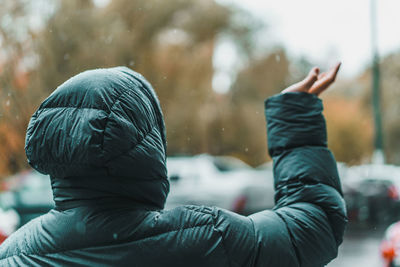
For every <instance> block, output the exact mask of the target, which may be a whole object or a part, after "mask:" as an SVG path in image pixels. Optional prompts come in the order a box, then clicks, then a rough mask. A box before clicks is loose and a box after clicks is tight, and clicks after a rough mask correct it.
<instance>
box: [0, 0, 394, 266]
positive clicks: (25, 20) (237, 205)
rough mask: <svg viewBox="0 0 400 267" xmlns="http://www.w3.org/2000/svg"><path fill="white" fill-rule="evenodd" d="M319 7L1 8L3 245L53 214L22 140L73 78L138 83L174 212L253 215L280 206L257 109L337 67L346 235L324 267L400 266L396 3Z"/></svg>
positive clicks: (218, 1) (88, 4)
mask: <svg viewBox="0 0 400 267" xmlns="http://www.w3.org/2000/svg"><path fill="white" fill-rule="evenodd" d="M321 2H322V1H317V0H304V1H295V0H280V1H273V0H265V1H256V0H248V1H240V0H68V1H67V0H36V1H29V0H0V243H1V241H2V239H4V238H5V237H6V236H7V235H9V234H10V233H12V232H13V231H14V230H15V229H17V228H18V227H20V226H21V225H23V224H24V223H26V222H27V221H29V220H30V219H32V218H34V217H36V216H38V215H40V214H43V213H45V212H46V211H48V210H49V209H50V208H51V207H52V205H53V202H52V194H51V189H50V183H49V180H48V177H46V176H43V175H41V174H38V173H36V172H34V171H32V170H31V169H30V168H29V166H28V164H27V161H26V157H25V152H24V139H25V131H26V127H27V124H28V122H29V119H30V116H31V115H32V113H33V112H34V111H35V109H36V108H37V107H38V105H39V104H40V103H41V101H43V100H44V99H45V98H46V97H47V96H48V95H49V94H50V93H51V92H52V91H53V90H54V89H55V88H56V87H57V86H58V85H60V84H61V83H62V82H64V81H65V80H67V79H68V78H69V77H71V76H73V75H75V74H78V73H79V72H81V71H84V70H87V69H91V68H99V67H112V66H117V65H125V66H128V67H130V68H132V69H134V70H136V71H138V72H140V73H142V74H143V75H144V76H145V77H146V78H147V79H148V80H149V81H150V82H151V83H152V84H153V86H154V88H155V90H156V92H157V94H158V96H159V98H160V102H161V105H162V108H163V111H164V115H165V122H166V127H167V138H168V155H169V159H168V167H169V176H170V177H169V178H170V180H171V194H170V197H169V199H168V202H167V208H172V207H174V206H176V205H179V204H205V205H217V206H221V207H223V208H227V209H230V210H234V211H236V212H238V213H242V214H249V213H252V212H256V211H258V210H261V209H265V208H272V207H273V205H274V200H273V177H272V165H271V162H270V158H269V156H268V154H267V142H266V130H265V119H264V110H263V100H264V99H265V98H267V97H269V96H271V95H274V94H276V93H278V92H280V91H281V90H282V89H284V88H285V87H286V86H288V85H290V84H291V83H293V82H297V81H299V80H301V79H302V78H303V77H304V76H305V75H306V74H307V73H308V71H309V69H310V68H311V67H312V66H314V65H317V66H319V67H320V68H321V69H322V70H326V69H327V68H328V67H329V66H331V65H333V64H334V63H335V62H337V61H341V62H342V63H343V64H342V69H341V71H340V73H339V77H338V79H337V81H336V83H335V84H334V85H333V86H332V88H331V89H330V90H329V91H328V92H327V93H325V94H324V95H323V96H322V98H323V100H324V102H325V111H324V113H325V116H326V120H327V125H328V136H329V138H328V142H329V147H330V148H331V150H332V151H333V153H334V155H335V157H336V159H337V160H338V162H339V164H338V165H339V170H340V173H341V176H342V183H343V190H344V193H345V199H346V201H347V208H348V213H349V218H350V224H349V227H348V229H347V232H346V237H345V241H344V243H343V245H342V247H341V250H340V253H339V257H338V259H336V260H335V261H333V262H332V263H331V264H330V265H329V266H384V259H383V258H382V253H383V254H384V255H385V257H392V258H395V256H393V255H394V254H396V253H394V252H393V251H391V249H392V250H393V248H392V247H391V246H390V242H391V241H390V239H391V235H392V233H391V232H390V231H386V228H387V226H389V225H390V224H391V223H394V222H396V221H397V219H399V217H400V200H399V190H400V168H399V167H397V165H399V164H400V138H399V136H400V116H399V114H400V112H399V111H400V105H399V104H398V102H399V101H400V90H399V89H398V86H399V82H400V34H398V32H397V30H396V29H397V28H398V25H400V16H398V10H400V2H399V1H397V0H376V1H374V0H370V1H366V0H353V1H346V0H337V1H329V2H327V1H324V2H323V3H321ZM395 226H396V225H395ZM390 229H393V227H392V228H390ZM390 229H389V230H390ZM389 232H390V233H389ZM392 232H393V231H392ZM382 240H383V241H382ZM388 240H389V241H388ZM388 244H389V245H388ZM392 252H393V253H394V254H393V253H392ZM390 253H392V254H393V255H392V254H390ZM390 255H392V256H390ZM393 262H395V260H393ZM393 264H395V263H393Z"/></svg>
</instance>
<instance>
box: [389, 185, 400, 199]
mask: <svg viewBox="0 0 400 267" xmlns="http://www.w3.org/2000/svg"><path fill="white" fill-rule="evenodd" d="M388 195H389V197H390V198H391V199H393V200H399V192H398V191H397V188H396V186H394V185H391V186H390V187H389V189H388Z"/></svg>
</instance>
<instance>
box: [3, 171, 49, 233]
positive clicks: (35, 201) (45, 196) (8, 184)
mask: <svg viewBox="0 0 400 267" xmlns="http://www.w3.org/2000/svg"><path fill="white" fill-rule="evenodd" d="M2 188H3V189H6V191H5V192H3V193H1V194H0V203H1V204H0V205H1V207H2V208H3V209H5V210H10V209H13V210H15V211H16V213H17V214H18V215H19V218H20V220H19V224H18V226H22V225H24V224H25V223H27V222H28V221H30V220H31V219H33V218H35V217H37V216H40V215H42V214H44V213H46V212H47V211H49V210H50V209H52V208H53V207H54V201H53V194H52V191H51V186H50V179H49V177H48V176H47V175H43V174H40V173H38V172H37V171H34V170H27V171H24V172H21V173H18V174H16V175H13V176H11V177H8V178H7V179H6V180H5V181H4V182H2Z"/></svg>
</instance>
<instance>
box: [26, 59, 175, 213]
mask: <svg viewBox="0 0 400 267" xmlns="http://www.w3.org/2000/svg"><path fill="white" fill-rule="evenodd" d="M25 151H26V155H27V158H28V162H29V164H30V165H31V166H32V167H33V168H35V169H36V170H38V171H39V172H41V173H43V174H48V175H50V177H51V184H52V188H53V195H54V200H55V202H56V207H58V208H61V209H63V208H69V207H74V206H80V205H84V204H90V203H96V205H97V204H101V203H102V202H104V203H113V204H115V202H116V204H118V203H129V204H128V205H131V204H132V203H139V204H142V205H144V206H148V207H151V208H156V209H159V208H163V206H164V203H165V199H166V197H167V194H168V192H169V183H168V180H167V170H166V163H165V162H166V136H165V126H164V120H163V115H162V112H161V108H160V104H159V101H158V99H157V96H156V94H155V92H154V90H153V88H152V86H151V85H150V83H148V82H147V81H146V80H145V78H144V77H143V76H142V75H140V74H139V73H137V72H134V71H132V70H130V69H128V68H126V67H116V68H109V69H95V70H88V71H85V72H82V73H80V74H78V75H76V76H74V77H72V78H70V79H69V80H67V81H66V82H64V83H63V84H62V85H60V86H59V87H58V88H57V89H56V90H55V91H54V92H53V93H52V94H51V95H50V96H49V97H48V98H47V99H46V100H44V102H43V103H42V104H41V105H40V107H39V108H38V110H37V111H36V112H35V113H34V114H33V116H32V118H31V120H30V122H29V125H28V129H27V134H26V140H25ZM121 201H123V202H121ZM131 202H132V203H131Z"/></svg>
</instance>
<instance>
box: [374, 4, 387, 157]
mask: <svg viewBox="0 0 400 267" xmlns="http://www.w3.org/2000/svg"><path fill="white" fill-rule="evenodd" d="M370 3H371V5H370V8H371V48H372V109H373V114H374V126H375V127H374V129H375V134H374V146H375V150H374V154H373V156H372V163H376V164H383V163H385V154H384V150H383V135H382V116H381V105H380V70H379V53H378V29H377V24H376V1H375V0H371V1H370Z"/></svg>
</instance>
